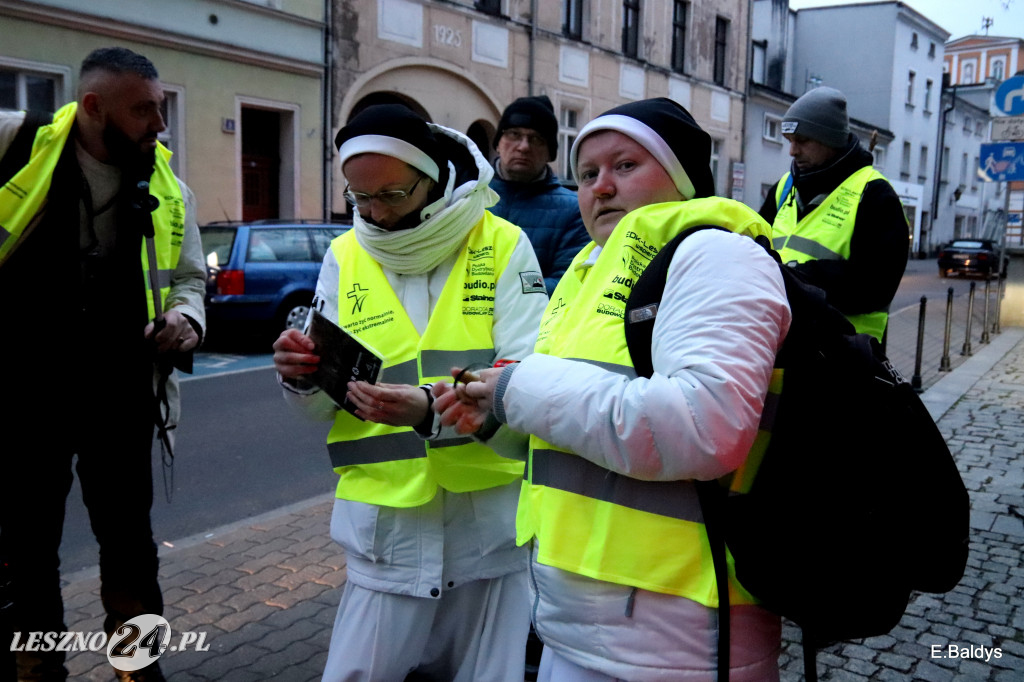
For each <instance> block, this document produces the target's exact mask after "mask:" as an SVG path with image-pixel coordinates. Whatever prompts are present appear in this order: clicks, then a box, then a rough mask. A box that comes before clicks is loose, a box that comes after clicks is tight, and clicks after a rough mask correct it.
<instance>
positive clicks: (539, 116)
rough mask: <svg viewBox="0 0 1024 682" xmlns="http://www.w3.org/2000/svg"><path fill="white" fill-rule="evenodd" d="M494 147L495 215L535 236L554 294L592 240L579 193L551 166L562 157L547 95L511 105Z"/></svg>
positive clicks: (542, 267)
mask: <svg viewBox="0 0 1024 682" xmlns="http://www.w3.org/2000/svg"><path fill="white" fill-rule="evenodd" d="M494 148H495V149H496V150H498V158H497V159H495V161H494V177H493V178H492V179H491V189H493V190H494V191H495V192H497V193H498V196H499V197H501V200H500V201H499V202H498V203H497V204H496V205H495V206H492V207H491V213H493V214H494V215H496V216H498V217H499V218H504V219H505V220H507V221H509V222H510V223H512V224H513V225H518V226H519V227H520V229H522V231H523V232H525V233H526V236H527V237H529V238H530V243H531V244H533V250H534V252H535V253H536V254H537V261H538V262H539V263H540V270H541V273H543V275H544V285H545V287H546V288H547V291H548V293H549V294H550V293H551V292H552V291H553V290H554V288H555V285H556V284H558V280H559V279H560V278H561V277H562V274H563V273H564V272H565V269H566V268H567V267H568V266H569V263H571V262H572V259H573V258H574V257H575V256H576V254H577V253H579V251H580V249H582V248H583V247H584V246H585V245H586V243H587V242H589V241H590V237H589V236H587V230H586V228H585V227H583V219H582V218H581V217H580V207H579V204H578V203H577V202H576V194H575V193H574V192H572V191H570V190H568V189H566V188H565V187H562V184H561V183H560V182H559V180H558V176H557V175H555V173H554V171H552V170H551V166H549V165H548V163H549V162H550V161H554V160H555V158H556V157H557V156H558V119H556V118H555V109H554V107H553V106H552V105H551V100H550V99H548V97H547V95H538V96H536V97H520V98H519V99H517V100H515V101H514V102H512V104H509V105H508V106H507V107H506V108H505V111H504V112H503V113H502V115H501V120H500V121H499V122H498V130H497V132H496V133H495V136H494ZM567 151H568V150H567Z"/></svg>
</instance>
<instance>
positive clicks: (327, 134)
mask: <svg viewBox="0 0 1024 682" xmlns="http://www.w3.org/2000/svg"><path fill="white" fill-rule="evenodd" d="M332 2H333V0H324V84H323V92H322V93H321V95H320V101H321V109H322V111H321V116H322V122H321V127H322V129H323V145H324V159H323V166H322V168H321V169H320V175H321V183H322V184H323V192H322V193H323V207H322V209H323V219H324V220H330V219H331V208H332V207H333V206H334V201H333V197H332V196H331V195H332V191H331V189H332V187H333V182H332V181H331V163H332V162H333V161H334V147H333V142H332V140H331V100H332V99H333V93H332V91H331V89H332V85H331V84H332V82H333V81H332V80H331V72H332V68H331V64H332V62H333V59H332V58H331V57H332V55H333V54H334V49H333V47H332V45H331V36H332V35H333V33H332V31H331V28H332V26H331V21H332V20H333V19H332V16H333V15H332V12H331V3H332Z"/></svg>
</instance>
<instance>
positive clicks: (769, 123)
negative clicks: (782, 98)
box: [761, 114, 782, 143]
mask: <svg viewBox="0 0 1024 682" xmlns="http://www.w3.org/2000/svg"><path fill="white" fill-rule="evenodd" d="M781 127H782V119H781V118H779V117H778V116H772V115H771V114H765V115H764V131H763V132H762V133H761V135H762V136H763V137H764V139H766V140H770V141H771V142H779V143H781V142H782V132H781Z"/></svg>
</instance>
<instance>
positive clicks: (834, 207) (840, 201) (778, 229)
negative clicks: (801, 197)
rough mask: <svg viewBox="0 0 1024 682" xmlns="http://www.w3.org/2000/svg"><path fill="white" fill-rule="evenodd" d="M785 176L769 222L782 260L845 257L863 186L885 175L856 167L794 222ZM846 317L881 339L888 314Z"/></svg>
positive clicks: (793, 196)
mask: <svg viewBox="0 0 1024 682" xmlns="http://www.w3.org/2000/svg"><path fill="white" fill-rule="evenodd" d="M788 178H789V173H786V174H785V175H783V176H782V179H781V180H779V184H778V186H777V187H776V190H775V205H776V206H779V204H780V202H781V204H782V205H781V206H779V210H778V213H776V214H775V222H773V223H772V234H773V240H772V246H773V247H774V248H775V250H776V251H778V252H779V256H780V257H781V258H782V262H783V263H791V262H797V263H805V262H807V261H809V260H847V259H848V258H849V257H850V241H851V240H852V239H853V228H854V225H856V223H857V208H858V207H859V206H860V198H861V196H862V195H863V194H864V188H865V187H866V186H867V184H868V183H869V182H871V181H872V180H885V179H886V178H885V176H884V175H882V174H881V173H879V172H878V171H876V170H875V169H874V168H872V167H871V166H865V167H863V168H861V169H859V170H858V171H856V172H855V173H853V174H851V175H850V177H848V178H846V180H844V181H843V182H842V184H840V185H839V186H838V187H836V188H835V189H834V190H832V193H831V194H829V195H828V197H827V198H826V199H825V201H823V202H822V203H821V204H820V205H818V206H817V207H815V209H814V210H813V211H811V212H810V213H808V214H807V215H805V216H804V217H803V220H800V221H797V206H796V188H795V187H792V186H791V183H787V182H786V181H787V179H788ZM887 182H888V181H887ZM787 185H788V186H790V187H791V189H790V192H789V196H788V197H783V196H782V192H783V190H784V189H785V188H786V186H787ZM846 318H847V319H848V320H850V322H851V323H852V324H853V326H854V327H855V328H856V329H857V331H858V332H861V333H864V334H871V335H872V336H874V337H875V338H876V339H878V340H879V341H881V340H882V335H883V334H884V333H885V326H886V324H887V323H888V321H889V313H888V312H887V311H885V310H878V311H875V312H871V313H862V314H858V315H847V316H846Z"/></svg>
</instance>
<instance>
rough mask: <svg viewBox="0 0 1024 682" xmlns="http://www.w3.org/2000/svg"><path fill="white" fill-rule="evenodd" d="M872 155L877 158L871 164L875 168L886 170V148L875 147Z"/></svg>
mask: <svg viewBox="0 0 1024 682" xmlns="http://www.w3.org/2000/svg"><path fill="white" fill-rule="evenodd" d="M871 155H872V156H873V157H874V158H875V160H874V162H873V163H872V164H871V165H873V166H874V167H875V168H885V147H884V146H882V145H875V148H874V149H872V150H871Z"/></svg>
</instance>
